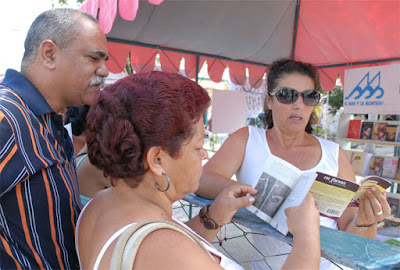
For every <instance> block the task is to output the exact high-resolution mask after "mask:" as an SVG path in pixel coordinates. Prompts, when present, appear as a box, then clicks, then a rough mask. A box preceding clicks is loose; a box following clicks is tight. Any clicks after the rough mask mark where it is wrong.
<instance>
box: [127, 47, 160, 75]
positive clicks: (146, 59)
mask: <svg viewBox="0 0 400 270" xmlns="http://www.w3.org/2000/svg"><path fill="white" fill-rule="evenodd" d="M157 53H158V50H157V49H154V48H148V47H140V46H133V48H132V50H131V65H132V68H133V69H134V70H135V71H136V72H141V71H151V70H154V66H155V62H156V55H157Z"/></svg>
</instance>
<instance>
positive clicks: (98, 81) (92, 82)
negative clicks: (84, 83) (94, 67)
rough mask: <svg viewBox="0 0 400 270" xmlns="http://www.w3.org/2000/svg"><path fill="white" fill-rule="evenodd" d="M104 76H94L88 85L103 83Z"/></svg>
mask: <svg viewBox="0 0 400 270" xmlns="http://www.w3.org/2000/svg"><path fill="white" fill-rule="evenodd" d="M105 80H106V79H105V78H104V77H103V76H96V77H95V78H94V79H93V80H92V81H91V82H90V84H89V85H90V86H95V85H100V84H103V83H104V82H105Z"/></svg>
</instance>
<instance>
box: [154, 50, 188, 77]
mask: <svg viewBox="0 0 400 270" xmlns="http://www.w3.org/2000/svg"><path fill="white" fill-rule="evenodd" d="M159 54H160V64H161V70H162V71H169V72H175V73H179V67H180V65H181V60H182V57H183V53H180V52H172V51H166V50H160V52H159Z"/></svg>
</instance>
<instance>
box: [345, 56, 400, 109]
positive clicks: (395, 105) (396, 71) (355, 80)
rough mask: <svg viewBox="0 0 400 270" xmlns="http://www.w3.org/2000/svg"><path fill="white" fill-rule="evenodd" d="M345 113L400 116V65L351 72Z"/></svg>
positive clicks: (347, 82)
mask: <svg viewBox="0 0 400 270" xmlns="http://www.w3.org/2000/svg"><path fill="white" fill-rule="evenodd" d="M343 103H344V104H343V106H344V112H345V113H365V114H368V113H373V114H400V64H393V65H386V66H375V67H366V68H353V69H347V70H345V72H344V99H343Z"/></svg>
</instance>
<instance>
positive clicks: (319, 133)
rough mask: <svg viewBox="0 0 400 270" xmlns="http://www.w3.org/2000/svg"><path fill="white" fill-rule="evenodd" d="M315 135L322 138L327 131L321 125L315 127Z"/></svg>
mask: <svg viewBox="0 0 400 270" xmlns="http://www.w3.org/2000/svg"><path fill="white" fill-rule="evenodd" d="M312 128H313V134H314V135H316V136H322V135H324V134H325V130H324V129H323V127H322V126H321V125H313V127H312Z"/></svg>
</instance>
